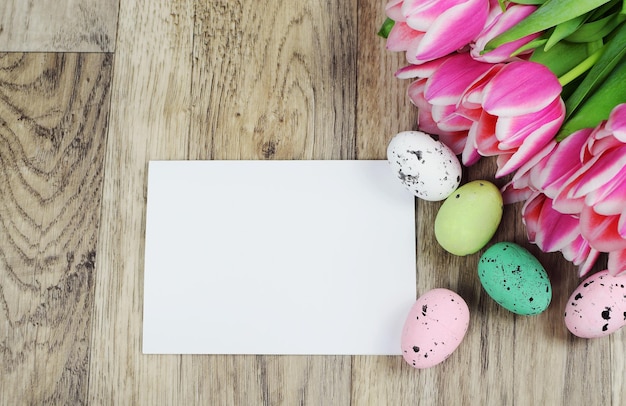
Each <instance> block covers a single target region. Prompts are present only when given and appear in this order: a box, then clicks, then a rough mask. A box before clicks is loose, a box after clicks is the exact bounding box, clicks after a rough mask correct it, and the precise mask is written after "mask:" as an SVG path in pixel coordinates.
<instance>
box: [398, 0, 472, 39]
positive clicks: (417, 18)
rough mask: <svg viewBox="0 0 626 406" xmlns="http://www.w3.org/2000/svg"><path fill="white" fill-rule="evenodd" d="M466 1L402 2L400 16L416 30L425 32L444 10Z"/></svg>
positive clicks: (422, 0) (424, 0)
mask: <svg viewBox="0 0 626 406" xmlns="http://www.w3.org/2000/svg"><path fill="white" fill-rule="evenodd" d="M466 1H467V0H437V1H430V0H404V3H403V4H402V14H403V15H404V17H405V18H406V21H407V23H409V25H410V26H411V27H413V28H415V29H416V30H420V31H426V30H428V29H429V28H430V26H431V25H432V24H433V22H434V21H435V20H436V19H437V18H439V16H441V15H442V14H443V13H444V12H445V11H446V10H449V9H450V8H452V7H454V6H456V5H458V4H462V3H464V2H466Z"/></svg>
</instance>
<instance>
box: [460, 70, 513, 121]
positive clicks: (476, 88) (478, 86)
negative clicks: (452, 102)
mask: <svg viewBox="0 0 626 406" xmlns="http://www.w3.org/2000/svg"><path fill="white" fill-rule="evenodd" d="M503 67H504V64H502V63H498V64H493V65H491V68H490V69H489V70H488V71H487V72H485V73H484V74H483V75H482V76H480V77H478V78H477V79H476V80H475V81H474V83H472V84H471V85H470V86H469V87H468V88H467V90H466V91H465V93H464V94H463V96H462V97H461V105H462V106H463V107H465V108H468V109H477V108H480V109H481V110H482V108H483V102H484V91H485V87H486V86H487V84H488V83H489V81H490V80H492V79H493V78H494V77H495V76H496V75H497V74H498V72H500V70H501V69H502V68H503Z"/></svg>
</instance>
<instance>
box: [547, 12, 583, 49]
mask: <svg viewBox="0 0 626 406" xmlns="http://www.w3.org/2000/svg"><path fill="white" fill-rule="evenodd" d="M586 19H587V14H583V15H581V16H578V17H576V18H572V19H571V20H567V21H565V22H563V23H561V24H559V25H557V26H556V27H554V31H552V34H551V35H550V38H548V41H547V42H546V46H545V50H546V51H549V50H550V48H552V47H553V46H554V45H555V44H556V43H557V42H559V41H561V40H562V39H563V38H565V37H568V36H570V35H571V34H573V33H574V32H576V30H578V28H579V27H580V26H581V25H583V23H584V22H585V20H586Z"/></svg>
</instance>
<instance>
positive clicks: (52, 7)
mask: <svg viewBox="0 0 626 406" xmlns="http://www.w3.org/2000/svg"><path fill="white" fill-rule="evenodd" d="M118 7H119V0H80V1H76V0H39V1H24V0H5V1H3V2H2V3H0V51H4V52H9V51H14V52H113V51H114V50H115V39H116V30H117V12H118Z"/></svg>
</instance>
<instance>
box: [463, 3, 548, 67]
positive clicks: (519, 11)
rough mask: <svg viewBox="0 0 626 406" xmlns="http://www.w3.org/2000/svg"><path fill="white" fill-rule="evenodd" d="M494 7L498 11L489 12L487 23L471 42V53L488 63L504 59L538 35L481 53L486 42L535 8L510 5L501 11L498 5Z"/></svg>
mask: <svg viewBox="0 0 626 406" xmlns="http://www.w3.org/2000/svg"><path fill="white" fill-rule="evenodd" d="M496 7H497V9H499V10H496V11H499V12H497V14H495V15H494V14H492V13H490V15H489V18H488V21H489V23H488V24H487V25H486V27H485V28H484V29H483V31H482V32H481V33H480V34H479V36H478V38H477V39H476V41H475V43H473V44H472V51H471V54H472V57H473V58H475V59H476V60H479V61H483V62H490V63H497V62H503V61H506V60H508V59H509V58H510V55H511V53H513V52H514V51H515V50H517V49H518V48H519V47H520V46H522V45H524V44H526V43H527V42H529V41H530V40H532V39H533V38H536V37H537V36H539V34H533V35H530V36H527V37H524V38H521V39H519V40H516V41H512V42H509V43H506V44H504V45H502V46H499V47H498V48H496V49H495V50H493V51H491V52H487V53H485V54H482V55H481V52H482V51H483V50H484V49H485V45H486V44H487V42H489V41H490V40H492V39H493V38H495V37H496V36H497V35H499V34H502V33H503V32H504V31H506V30H508V29H509V28H511V27H513V26H514V25H516V24H517V23H518V22H520V21H521V20H523V19H524V18H526V17H527V16H528V15H530V14H531V13H532V12H533V11H534V10H535V9H536V7H535V6H526V5H512V6H511V5H510V6H509V7H507V9H506V11H505V12H504V13H502V11H501V8H500V6H499V5H497V6H496Z"/></svg>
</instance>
